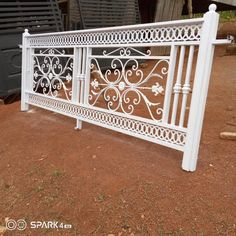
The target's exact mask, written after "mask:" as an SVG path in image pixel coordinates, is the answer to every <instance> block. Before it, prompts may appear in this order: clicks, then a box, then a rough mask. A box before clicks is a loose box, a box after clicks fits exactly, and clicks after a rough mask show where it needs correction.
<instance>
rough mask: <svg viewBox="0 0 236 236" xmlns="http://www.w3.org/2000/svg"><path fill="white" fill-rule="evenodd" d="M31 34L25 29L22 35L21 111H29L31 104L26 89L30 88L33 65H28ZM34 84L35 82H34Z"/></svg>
mask: <svg viewBox="0 0 236 236" xmlns="http://www.w3.org/2000/svg"><path fill="white" fill-rule="evenodd" d="M29 35H30V34H29V32H28V30H27V29H25V32H24V33H23V35H22V67H21V111H27V110H28V109H29V104H28V103H27V100H26V94H25V91H26V88H27V86H28V82H29V81H28V74H29V71H28V70H29V68H30V66H32V65H28V61H29V59H30V56H31V55H29V49H28V48H27V46H28V45H27V36H29ZM27 67H28V68H27ZM32 83H33V81H32Z"/></svg>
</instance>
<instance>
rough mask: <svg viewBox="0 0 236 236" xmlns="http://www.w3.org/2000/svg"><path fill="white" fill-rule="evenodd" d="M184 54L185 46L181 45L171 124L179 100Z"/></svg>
mask: <svg viewBox="0 0 236 236" xmlns="http://www.w3.org/2000/svg"><path fill="white" fill-rule="evenodd" d="M184 55H185V46H181V49H180V56H179V65H178V72H177V79H176V83H175V86H174V88H173V90H174V101H173V108H172V115H171V124H175V121H176V113H177V109H178V101H179V93H180V92H181V79H182V73H183V65H184Z"/></svg>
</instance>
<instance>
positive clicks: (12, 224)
mask: <svg viewBox="0 0 236 236" xmlns="http://www.w3.org/2000/svg"><path fill="white" fill-rule="evenodd" d="M16 227H17V223H16V221H15V220H13V219H9V220H8V221H7V222H6V228H7V229H8V230H15V229H16Z"/></svg>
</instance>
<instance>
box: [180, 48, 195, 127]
mask: <svg viewBox="0 0 236 236" xmlns="http://www.w3.org/2000/svg"><path fill="white" fill-rule="evenodd" d="M193 56H194V46H190V48H189V55H188V64H187V71H186V77H185V82H184V86H183V88H182V91H183V98H182V105H181V112H180V120H179V126H183V124H184V117H185V111H186V103H187V98H188V94H189V92H190V90H191V89H190V76H191V72H192V64H193Z"/></svg>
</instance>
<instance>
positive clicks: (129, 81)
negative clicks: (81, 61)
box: [89, 48, 169, 121]
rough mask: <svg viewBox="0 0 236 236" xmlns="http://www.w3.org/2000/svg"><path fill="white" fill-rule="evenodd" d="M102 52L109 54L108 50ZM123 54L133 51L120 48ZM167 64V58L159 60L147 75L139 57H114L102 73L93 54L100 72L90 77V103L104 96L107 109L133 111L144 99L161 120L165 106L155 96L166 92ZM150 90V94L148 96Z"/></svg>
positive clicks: (95, 68)
mask: <svg viewBox="0 0 236 236" xmlns="http://www.w3.org/2000/svg"><path fill="white" fill-rule="evenodd" d="M116 51H117V50H116ZM103 54H104V55H108V54H106V52H105V53H103ZM120 55H121V56H122V55H124V58H127V56H129V55H130V53H129V51H128V50H127V49H125V50H124V49H123V48H121V54H120ZM168 66H169V61H168V60H167V59H160V60H157V61H156V62H155V63H154V65H153V67H152V69H151V70H150V71H149V72H148V74H147V73H146V74H145V75H144V72H143V70H141V69H140V67H139V63H138V61H137V60H136V59H134V58H128V59H126V60H123V59H122V60H121V59H119V58H115V59H112V61H111V69H107V70H106V71H105V72H104V73H102V71H101V68H100V66H99V62H98V60H97V59H96V58H92V59H91V65H90V68H91V69H92V71H93V70H96V73H97V74H98V75H99V76H97V77H96V78H94V79H93V80H92V81H91V92H90V95H89V100H90V105H92V106H94V105H96V103H97V102H98V99H99V98H100V97H103V99H104V100H105V102H106V108H107V109H108V110H110V111H118V112H123V113H125V114H129V115H132V114H133V113H134V111H135V108H136V107H137V106H138V105H140V104H141V102H142V101H144V104H145V107H146V108H147V110H148V112H149V115H150V117H151V119H153V120H155V121H161V119H162V113H163V108H162V107H161V103H160V102H155V100H157V99H155V97H156V96H158V95H159V94H163V92H164V88H163V86H162V85H161V84H160V81H162V80H164V78H165V77H166V75H167V73H168ZM160 68H161V69H160ZM157 70H158V73H157V72H156V71H157ZM111 78H112V79H111ZM134 78H135V82H134ZM153 81H154V83H153ZM147 93H148V94H149V95H151V96H147ZM153 100H154V101H153Z"/></svg>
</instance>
